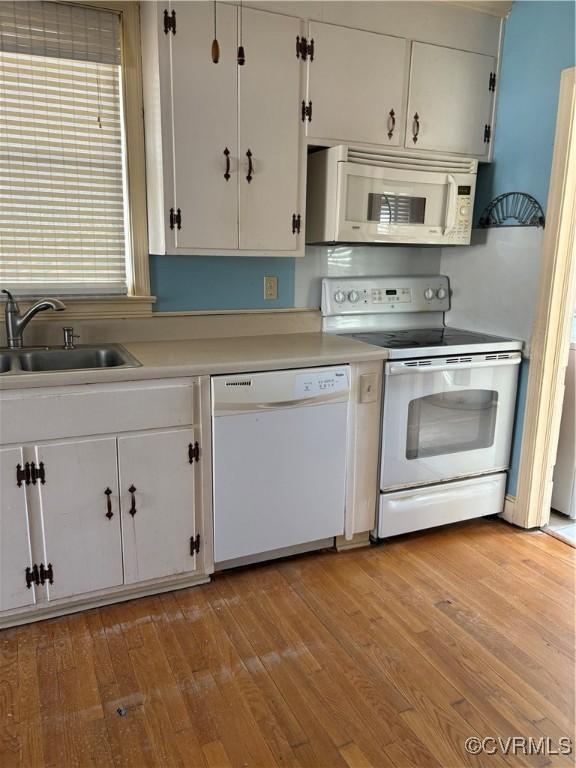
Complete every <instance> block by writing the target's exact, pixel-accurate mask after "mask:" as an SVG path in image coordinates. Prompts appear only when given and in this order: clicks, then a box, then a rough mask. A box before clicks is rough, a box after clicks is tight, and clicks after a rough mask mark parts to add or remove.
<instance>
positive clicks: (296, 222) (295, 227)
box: [292, 213, 302, 235]
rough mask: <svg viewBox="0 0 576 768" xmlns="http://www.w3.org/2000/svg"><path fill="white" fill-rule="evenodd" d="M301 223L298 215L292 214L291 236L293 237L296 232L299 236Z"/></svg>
mask: <svg viewBox="0 0 576 768" xmlns="http://www.w3.org/2000/svg"><path fill="white" fill-rule="evenodd" d="M301 223H302V219H301V217H300V214H295V213H293V214H292V234H293V235H295V234H296V232H298V234H300V225H301Z"/></svg>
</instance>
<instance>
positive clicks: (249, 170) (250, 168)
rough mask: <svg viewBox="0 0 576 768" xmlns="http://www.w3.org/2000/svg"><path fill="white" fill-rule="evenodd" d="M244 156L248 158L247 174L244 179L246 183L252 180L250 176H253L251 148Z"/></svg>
mask: <svg viewBox="0 0 576 768" xmlns="http://www.w3.org/2000/svg"><path fill="white" fill-rule="evenodd" d="M246 157H247V158H248V175H247V176H246V181H247V182H248V184H250V182H251V181H252V177H253V176H254V164H253V163H252V150H250V149H249V150H248V152H246Z"/></svg>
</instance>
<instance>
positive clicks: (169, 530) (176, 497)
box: [118, 429, 197, 584]
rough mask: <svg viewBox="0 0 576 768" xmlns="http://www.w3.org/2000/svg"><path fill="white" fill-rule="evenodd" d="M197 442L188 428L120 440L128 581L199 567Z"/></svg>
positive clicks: (157, 576)
mask: <svg viewBox="0 0 576 768" xmlns="http://www.w3.org/2000/svg"><path fill="white" fill-rule="evenodd" d="M195 443H196V436H195V433H194V431H193V430H191V429H174V430H171V431H167V432H152V433H148V434H146V433H140V434H136V435H129V436H126V437H120V438H118V466H119V469H120V498H121V507H122V537H123V547H124V578H125V581H126V584H134V583H136V582H138V581H144V580H146V579H158V578H162V577H164V576H172V575H175V574H179V573H186V572H188V571H195V570H196V568H197V562H196V546H197V539H196V536H197V533H196V530H195V524H194V515H193V510H194V499H195V482H194V474H195V473H194V463H195V458H194V446H195ZM191 462H192V464H191Z"/></svg>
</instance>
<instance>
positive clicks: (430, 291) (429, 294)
mask: <svg viewBox="0 0 576 768" xmlns="http://www.w3.org/2000/svg"><path fill="white" fill-rule="evenodd" d="M435 295H436V294H435V293H434V290H433V289H432V288H426V290H425V291H424V298H425V299H426V301H431V300H432V299H433V298H434V296H435Z"/></svg>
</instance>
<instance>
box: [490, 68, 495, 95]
mask: <svg viewBox="0 0 576 768" xmlns="http://www.w3.org/2000/svg"><path fill="white" fill-rule="evenodd" d="M488 90H489V91H492V92H494V91H495V90H496V72H490V77H489V78H488Z"/></svg>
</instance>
